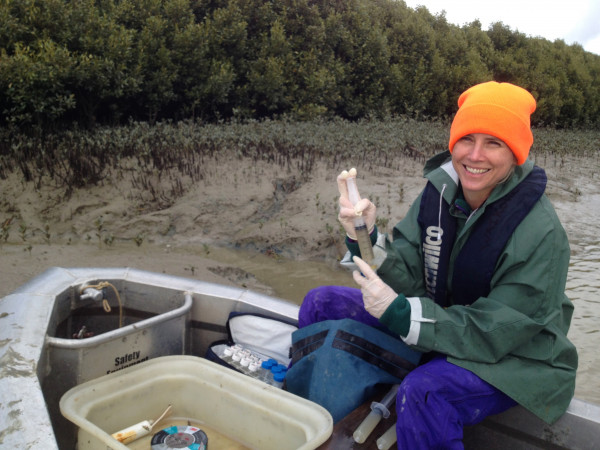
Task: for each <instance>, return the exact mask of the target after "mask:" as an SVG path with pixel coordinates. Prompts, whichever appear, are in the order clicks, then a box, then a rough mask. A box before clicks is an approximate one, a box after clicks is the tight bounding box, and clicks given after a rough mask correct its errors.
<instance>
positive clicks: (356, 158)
mask: <svg viewBox="0 0 600 450" xmlns="http://www.w3.org/2000/svg"><path fill="white" fill-rule="evenodd" d="M448 129H449V125H448V123H445V122H442V121H432V120H430V121H417V120H416V119H412V118H407V117H397V118H394V119H388V120H367V119H364V120H358V121H348V120H343V119H334V120H313V121H286V120H264V121H246V122H229V123H226V124H206V123H200V122H198V121H196V122H194V121H189V120H188V121H179V122H157V123H156V124H154V125H150V124H149V123H148V122H132V123H130V124H128V125H123V126H112V127H95V128H94V129H92V130H77V131H73V130H64V131H59V132H48V133H46V134H45V135H44V137H43V138H41V137H39V136H37V135H34V136H27V135H25V134H14V133H12V132H11V131H10V130H8V129H1V128H0V177H6V176H8V175H9V174H10V173H14V172H17V173H20V174H21V175H22V177H23V179H24V180H25V181H28V182H33V183H35V185H37V186H41V185H47V184H50V185H54V186H56V187H58V188H61V189H63V190H64V192H65V193H66V194H67V195H69V194H70V193H71V192H72V191H73V190H75V189H77V188H80V187H84V186H88V185H94V184H98V183H101V182H102V181H103V180H111V179H122V178H123V177H127V178H129V179H130V180H131V183H132V187H133V188H135V189H136V190H137V191H139V192H143V193H144V195H145V197H144V199H143V201H144V202H146V203H153V204H157V205H162V206H166V205H168V204H169V203H171V202H172V201H173V199H176V198H178V197H180V196H181V195H182V194H184V193H185V192H186V191H187V189H188V188H189V187H190V186H191V185H192V184H193V183H195V182H197V181H199V180H202V179H204V178H205V177H206V176H207V173H206V170H207V169H206V167H205V166H206V164H205V162H207V161H222V162H223V163H225V164H226V163H227V161H228V160H229V159H231V158H239V159H242V158H248V159H250V160H251V161H255V162H261V161H264V162H268V163H271V164H276V165H279V166H280V167H281V168H282V169H285V170H289V171H293V172H295V173H297V174H298V175H299V176H301V177H302V176H306V177H307V176H310V175H311V173H312V171H313V169H314V168H315V167H316V164H319V165H321V166H322V165H326V166H327V167H332V168H336V169H337V168H339V167H341V166H343V165H344V164H346V163H348V162H351V163H352V164H355V165H357V166H360V167H364V168H376V167H390V168H398V169H399V168H401V167H400V166H401V164H402V163H403V160H405V159H404V158H410V159H415V160H418V161H420V162H424V161H425V159H426V158H428V157H430V156H431V155H433V154H435V153H438V152H440V151H443V150H445V149H446V148H447V142H448ZM534 137H535V142H534V145H533V149H532V154H533V156H534V157H535V156H537V155H552V156H555V157H562V156H565V155H566V154H570V155H576V156H577V155H580V156H598V142H600V130H587V131H584V130H553V129H549V128H541V129H534ZM318 200H319V203H318V204H317V207H318V206H319V204H320V199H318ZM5 228H6V231H8V228H9V227H5ZM1 238H2V234H0V240H1Z"/></svg>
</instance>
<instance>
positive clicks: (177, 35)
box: [0, 0, 600, 177]
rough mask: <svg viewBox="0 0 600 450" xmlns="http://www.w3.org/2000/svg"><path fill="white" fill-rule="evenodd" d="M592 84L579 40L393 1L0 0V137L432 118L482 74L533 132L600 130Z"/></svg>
mask: <svg viewBox="0 0 600 450" xmlns="http://www.w3.org/2000/svg"><path fill="white" fill-rule="evenodd" d="M599 74H600V56H598V55H594V54H591V53H588V52H585V51H584V50H583V48H582V47H581V46H579V45H571V46H569V45H566V44H565V43H564V42H563V41H560V40H558V41H555V42H550V41H547V40H545V39H541V38H530V37H527V36H525V35H523V34H521V33H518V32H516V31H512V30H511V29H510V28H509V27H507V26H505V25H503V24H502V23H496V24H493V25H492V26H491V27H490V28H489V29H488V30H482V29H481V24H480V23H479V22H477V21H475V22H473V23H470V24H467V25H464V26H462V27H458V26H455V25H451V24H449V23H448V22H447V20H446V18H445V16H444V15H443V14H442V15H432V14H431V13H429V11H428V10H427V9H425V8H423V7H420V8H417V9H416V10H413V9H411V8H408V7H407V6H406V4H405V3H404V2H403V1H401V0H272V1H268V2H265V1H264V0H78V1H69V0H0V114H1V115H0V126H2V127H13V128H17V129H20V130H21V131H26V132H29V133H31V132H32V131H33V132H37V133H45V132H47V131H49V130H54V131H55V130H59V129H66V128H69V127H71V126H72V125H73V124H77V125H78V126H79V127H82V128H91V127H92V126H95V125H101V126H106V125H122V124H125V123H127V122H128V121H130V120H133V121H136V122H137V121H149V122H150V123H154V122H155V121H165V120H173V121H179V120H185V119H192V120H195V119H201V120H203V121H205V122H211V123H214V122H216V121H219V120H230V119H237V120H241V119H244V120H246V119H256V120H261V119H264V118H275V117H284V116H288V117H293V118H294V119H300V120H306V119H309V120H310V119H314V118H319V117H325V118H332V117H341V118H343V119H347V120H358V119H361V118H367V117H378V118H383V117H388V116H400V115H403V116H408V117H411V118H439V119H443V118H445V117H448V116H450V115H451V114H453V113H454V111H455V110H456V98H457V96H458V94H459V93H460V92H462V90H464V89H465V88H466V87H468V86H470V85H472V84H474V83H477V82H481V81H486V80H489V79H496V80H498V81H511V82H514V83H517V84H520V85H522V86H524V87H526V88H528V89H529V90H531V91H532V92H533V94H534V96H535V97H536V98H537V99H538V101H539V106H538V111H537V112H536V113H535V115H534V117H533V120H534V123H535V125H537V126H558V127H562V128H569V127H579V128H582V127H583V128H596V129H597V128H598V127H599V126H600V77H599ZM102 132H103V131H100V132H99V133H102ZM118 132H119V131H117V133H118ZM64 138H65V139H69V138H67V137H64ZM57 145H58V143H57ZM28 151H29V150H28ZM90 151H91V150H90ZM37 157H38V158H39V157H41V156H37ZM95 157H97V158H98V159H101V158H103V156H102V155H100V154H99V153H98V154H97V155H95ZM81 164H84V163H83V162H82V163H81ZM90 176H91V177H94V176H96V175H94V173H93V171H92V173H91V175H90Z"/></svg>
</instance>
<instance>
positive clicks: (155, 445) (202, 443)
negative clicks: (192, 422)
mask: <svg viewBox="0 0 600 450" xmlns="http://www.w3.org/2000/svg"><path fill="white" fill-rule="evenodd" d="M150 444H151V445H152V450H170V449H178V448H189V449H193V450H206V447H207V445H208V437H207V436H206V433H205V432H204V431H202V430H201V429H200V428H196V427H190V426H181V427H178V426H173V427H169V428H165V429H164V430H160V431H159V432H158V433H156V434H155V435H154V436H152V441H151V442H150Z"/></svg>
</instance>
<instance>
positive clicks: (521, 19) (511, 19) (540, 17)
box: [404, 0, 600, 55]
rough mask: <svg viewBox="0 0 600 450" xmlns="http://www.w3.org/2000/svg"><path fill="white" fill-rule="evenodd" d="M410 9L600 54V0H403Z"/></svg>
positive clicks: (451, 21)
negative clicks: (504, 28) (497, 26)
mask: <svg viewBox="0 0 600 450" xmlns="http://www.w3.org/2000/svg"><path fill="white" fill-rule="evenodd" d="M404 1H405V2H406V4H407V5H408V6H409V7H411V8H416V7H417V6H418V5H423V6H425V7H426V8H427V9H428V10H429V11H430V12H431V13H432V14H438V13H440V12H442V10H444V11H446V20H448V22H450V23H454V24H456V25H464V24H466V23H470V22H472V21H473V20H475V19H479V21H480V22H481V28H482V29H483V30H487V29H488V26H489V24H490V23H493V22H502V23H503V24H504V25H507V26H509V27H510V28H511V29H512V30H515V31H519V32H521V33H524V34H526V35H528V36H541V37H543V38H546V39H548V40H550V41H554V40H555V39H562V40H564V41H565V42H566V43H567V44H573V43H575V42H577V43H579V44H581V46H582V47H583V48H584V49H585V50H587V51H588V52H592V53H595V54H597V55H600V0H569V1H568V2H565V1H557V0H502V1H490V2H488V1H482V0H404Z"/></svg>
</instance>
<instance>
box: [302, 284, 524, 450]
mask: <svg viewBox="0 0 600 450" xmlns="http://www.w3.org/2000/svg"><path fill="white" fill-rule="evenodd" d="M345 318H351V319H354V320H357V321H359V322H363V323H366V324H368V325H372V326H374V327H377V328H380V329H385V327H384V326H383V325H382V324H381V323H380V322H379V320H378V319H376V318H375V317H373V316H371V315H370V314H369V313H368V312H367V311H366V310H365V308H364V305H363V301H362V294H361V292H360V289H354V288H349V287H342V286H322V287H318V288H316V289H313V290H311V291H310V292H308V294H307V295H306V297H305V298H304V302H303V303H302V306H301V307H300V313H299V316H298V325H299V327H300V328H302V327H305V326H307V325H310V324H312V323H315V322H320V321H323V320H336V319H345ZM515 405H516V403H515V401H514V400H512V399H511V398H510V397H508V396H507V395H505V394H503V393H502V392H500V391H499V390H498V389H496V388H495V387H493V386H492V385H490V384H488V383H486V382H485V381H483V380H482V379H481V378H479V377H478V376H477V375H475V374H474V373H473V372H470V371H468V370H466V369H463V368H461V367H458V366H456V365H454V364H451V363H449V362H448V361H446V358H445V357H443V356H439V357H436V358H434V359H432V360H431V361H429V362H427V363H425V364H423V365H421V366H419V367H417V368H416V369H414V370H413V371H412V372H411V373H410V374H408V375H407V376H406V377H405V378H404V380H403V381H402V383H401V384H400V388H399V389H398V395H397V397H396V413H397V416H398V419H397V421H396V435H397V438H398V449H410V450H413V449H433V448H436V449H437V448H439V449H442V448H444V449H445V448H448V449H462V448H463V444H462V438H463V426H465V425H475V424H476V423H479V422H481V421H482V420H483V419H485V418H486V417H487V416H489V415H491V414H497V413H500V412H502V411H505V410H506V409H508V408H510V407H512V406H515Z"/></svg>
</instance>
